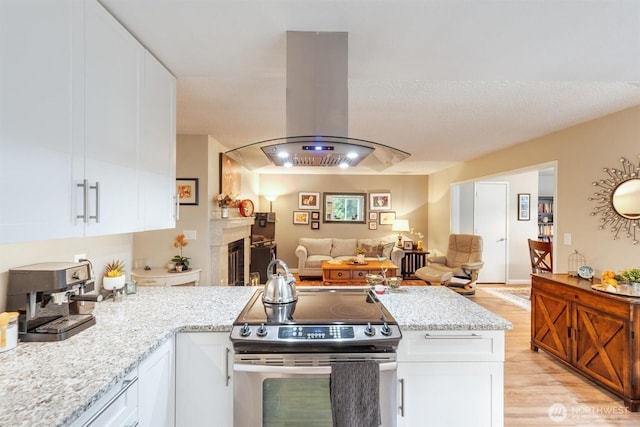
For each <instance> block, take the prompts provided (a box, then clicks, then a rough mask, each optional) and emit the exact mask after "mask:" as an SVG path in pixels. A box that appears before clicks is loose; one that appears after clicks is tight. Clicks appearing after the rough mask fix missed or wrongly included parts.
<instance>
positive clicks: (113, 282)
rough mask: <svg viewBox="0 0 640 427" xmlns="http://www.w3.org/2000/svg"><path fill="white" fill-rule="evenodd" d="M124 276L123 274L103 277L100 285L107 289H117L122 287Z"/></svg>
mask: <svg viewBox="0 0 640 427" xmlns="http://www.w3.org/2000/svg"><path fill="white" fill-rule="evenodd" d="M124 284H125V277H124V274H123V275H121V276H116V277H103V278H102V287H103V288H105V289H106V290H108V291H112V290H114V289H115V290H118V289H122V288H124Z"/></svg>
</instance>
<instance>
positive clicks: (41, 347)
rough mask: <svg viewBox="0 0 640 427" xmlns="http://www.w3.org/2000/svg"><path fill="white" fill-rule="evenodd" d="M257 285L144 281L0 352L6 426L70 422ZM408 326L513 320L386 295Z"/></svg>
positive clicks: (439, 295)
mask: <svg viewBox="0 0 640 427" xmlns="http://www.w3.org/2000/svg"><path fill="white" fill-rule="evenodd" d="M258 289H260V288H254V287H217V286H216V287H177V288H175V287H139V288H138V293H137V294H135V295H129V296H127V297H126V298H124V300H123V301H122V302H117V303H116V302H113V301H110V300H109V301H103V302H101V303H98V304H96V308H95V310H94V314H95V316H96V320H97V324H96V325H94V326H92V327H90V328H89V329H87V330H85V331H82V332H80V333H79V334H78V335H75V336H73V337H71V338H69V339H67V340H64V341H59V342H49V343H19V344H18V347H17V348H15V349H14V350H11V351H8V352H5V353H0V396H2V397H1V398H0V426H12V427H17V426H39V425H43V426H44V425H46V426H66V425H69V424H71V423H72V422H73V420H75V419H76V418H78V417H79V416H80V415H81V414H82V413H83V412H84V411H86V410H87V409H88V408H89V407H90V406H91V404H92V403H93V402H95V401H96V400H98V399H99V398H100V397H102V396H103V395H105V394H106V393H107V392H108V391H109V389H110V388H111V387H112V386H113V385H114V384H116V383H117V382H118V381H119V380H121V379H123V378H124V377H125V376H126V375H127V374H128V373H129V372H131V371H132V370H134V369H135V368H136V367H137V366H138V364H139V363H140V362H141V361H142V360H144V359H145V358H146V357H147V356H148V355H149V354H151V353H152V352H153V350H155V349H156V348H157V347H158V346H159V345H160V344H162V343H163V342H164V341H166V340H167V339H169V338H170V337H171V336H173V335H174V334H175V333H177V332H194V331H211V332H228V331H230V330H231V325H232V323H233V321H234V320H235V318H236V316H237V315H238V314H239V312H240V310H242V308H243V307H244V305H245V303H246V302H247V300H248V299H249V297H250V296H251V295H252V294H253V293H254V292H255V291H256V290H258ZM380 300H381V301H382V302H383V304H384V305H385V306H386V307H387V308H388V309H389V311H390V312H391V313H392V315H393V316H394V317H395V318H396V320H397V321H398V323H399V324H400V327H401V328H402V329H404V330H504V329H511V328H512V325H511V323H510V322H509V321H507V320H505V319H503V318H501V317H499V316H497V315H495V314H493V313H491V312H489V311H488V310H486V309H484V308H482V307H480V306H479V305H477V304H475V303H473V302H471V301H469V300H467V299H466V298H464V297H461V296H460V295H458V294H456V293H455V292H453V291H451V290H449V289H447V288H444V287H405V288H401V289H400V292H395V293H390V294H385V295H381V296H380Z"/></svg>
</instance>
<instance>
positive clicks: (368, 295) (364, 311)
mask: <svg viewBox="0 0 640 427" xmlns="http://www.w3.org/2000/svg"><path fill="white" fill-rule="evenodd" d="M262 295H263V292H262V290H259V291H257V292H256V293H255V294H254V295H253V297H252V298H251V299H250V300H249V302H248V303H247V305H246V306H245V308H244V309H243V310H242V311H241V312H240V314H239V315H238V318H237V319H236V321H235V322H234V324H235V325H243V324H245V323H248V324H260V323H281V324H367V323H372V324H374V323H375V324H378V323H383V322H387V323H389V324H392V323H395V319H394V318H393V316H391V314H390V313H389V312H388V311H387V309H386V308H385V307H384V305H383V304H382V303H381V302H380V301H379V300H378V298H377V297H376V295H375V293H374V292H372V291H370V290H369V289H368V288H363V289H333V288H332V289H300V288H298V300H297V301H296V302H295V303H290V305H289V308H288V310H289V313H288V314H287V316H285V317H286V319H285V320H282V317H280V318H278V319H274V317H277V316H273V315H271V314H272V313H273V305H269V304H264V303H263V302H262ZM275 306H278V305H275ZM277 308H278V309H280V310H282V309H283V308H286V307H277Z"/></svg>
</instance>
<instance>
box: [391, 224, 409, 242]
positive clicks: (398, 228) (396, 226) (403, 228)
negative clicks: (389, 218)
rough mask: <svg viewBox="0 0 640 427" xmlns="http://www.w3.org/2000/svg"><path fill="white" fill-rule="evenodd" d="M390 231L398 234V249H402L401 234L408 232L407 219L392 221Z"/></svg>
mask: <svg viewBox="0 0 640 427" xmlns="http://www.w3.org/2000/svg"><path fill="white" fill-rule="evenodd" d="M391 231H397V232H398V247H399V248H401V247H402V232H403V231H409V220H408V219H394V220H393V225H391Z"/></svg>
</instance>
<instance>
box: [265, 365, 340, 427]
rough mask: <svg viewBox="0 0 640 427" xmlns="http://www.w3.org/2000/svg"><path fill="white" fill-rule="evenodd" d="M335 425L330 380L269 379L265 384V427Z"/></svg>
mask: <svg viewBox="0 0 640 427" xmlns="http://www.w3.org/2000/svg"><path fill="white" fill-rule="evenodd" d="M332 424H333V420H332V415H331V398H330V397H329V378H328V377H323V378H308V377H307V378H267V379H265V380H264V382H263V383H262V425H263V426H264V427H291V426H305V427H306V426H312V427H326V426H331V425H332Z"/></svg>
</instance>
